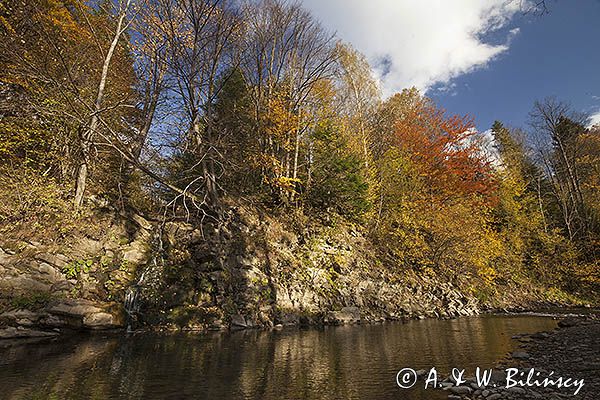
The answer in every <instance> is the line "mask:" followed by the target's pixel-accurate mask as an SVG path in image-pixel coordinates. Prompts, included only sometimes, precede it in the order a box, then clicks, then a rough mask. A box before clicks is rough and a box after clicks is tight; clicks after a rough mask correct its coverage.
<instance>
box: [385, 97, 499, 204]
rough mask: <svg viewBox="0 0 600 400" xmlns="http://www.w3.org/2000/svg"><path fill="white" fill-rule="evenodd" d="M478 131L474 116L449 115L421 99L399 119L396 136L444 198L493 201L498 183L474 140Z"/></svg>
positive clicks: (430, 183)
mask: <svg viewBox="0 0 600 400" xmlns="http://www.w3.org/2000/svg"><path fill="white" fill-rule="evenodd" d="M476 133H477V132H476V130H475V125H474V123H473V119H472V118H471V117H469V116H459V115H451V116H447V115H446V113H445V111H444V110H442V109H440V108H438V107H436V106H435V104H433V103H432V102H431V101H429V100H428V99H421V100H420V101H419V102H418V104H416V106H415V107H411V109H409V110H408V111H407V112H406V113H405V114H404V115H403V116H402V118H401V119H399V120H398V121H397V122H396V131H395V135H394V140H395V141H397V143H396V145H397V146H399V147H400V148H401V149H403V150H405V151H406V152H407V153H408V155H409V157H411V159H412V161H413V162H415V163H416V164H417V165H418V166H419V170H420V172H421V174H422V176H423V178H424V179H425V180H426V181H427V182H428V184H429V185H430V188H431V190H432V191H433V192H434V193H435V194H437V195H438V196H440V198H441V200H442V201H443V200H446V199H448V198H450V197H453V196H455V195H456V194H459V195H462V196H465V197H473V196H476V197H478V198H480V199H482V200H483V201H485V202H487V203H491V202H493V201H494V192H495V190H496V183H495V181H494V179H493V176H492V174H491V172H492V171H491V168H490V165H489V163H488V162H487V161H486V160H485V159H484V157H483V156H482V154H481V152H480V149H479V147H478V145H477V142H476V141H475V140H474V139H475V138H474V135H475V134H476Z"/></svg>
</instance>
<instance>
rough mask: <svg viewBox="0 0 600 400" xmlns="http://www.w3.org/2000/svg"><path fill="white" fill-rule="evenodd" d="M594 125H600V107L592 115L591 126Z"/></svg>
mask: <svg viewBox="0 0 600 400" xmlns="http://www.w3.org/2000/svg"><path fill="white" fill-rule="evenodd" d="M594 125H598V126H600V109H598V110H597V111H596V113H594V114H592V115H590V127H592V126H594Z"/></svg>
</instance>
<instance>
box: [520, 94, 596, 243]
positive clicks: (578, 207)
mask: <svg viewBox="0 0 600 400" xmlns="http://www.w3.org/2000/svg"><path fill="white" fill-rule="evenodd" d="M587 119H588V118H587V117H586V116H585V115H583V114H578V113H575V112H573V111H572V110H571V108H570V106H569V105H568V104H566V103H563V102H560V101H558V100H556V99H555V98H547V99H545V100H543V101H536V102H535V104H534V108H533V110H532V112H531V113H530V125H531V127H532V128H533V129H534V131H535V133H536V137H535V138H536V143H535V145H536V148H537V152H538V156H539V159H540V161H541V163H542V165H543V166H544V169H545V173H546V176H547V178H548V180H549V181H550V182H551V188H552V192H553V193H552V194H553V196H554V197H555V199H556V201H557V204H558V205H559V208H560V211H561V215H562V221H563V224H564V227H565V229H566V231H567V233H568V235H569V238H570V239H575V238H581V237H583V236H585V235H587V233H588V226H587V224H588V219H589V216H588V215H587V207H586V204H585V201H584V197H583V194H582V190H581V180H580V176H579V175H580V174H579V171H578V165H577V159H578V156H579V143H578V137H579V136H580V135H582V134H583V133H585V131H586V129H585V125H586V122H587Z"/></svg>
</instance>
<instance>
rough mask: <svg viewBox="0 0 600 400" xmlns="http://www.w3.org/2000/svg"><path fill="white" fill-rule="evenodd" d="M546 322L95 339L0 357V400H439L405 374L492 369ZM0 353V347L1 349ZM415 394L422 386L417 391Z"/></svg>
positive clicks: (475, 320)
mask: <svg viewBox="0 0 600 400" xmlns="http://www.w3.org/2000/svg"><path fill="white" fill-rule="evenodd" d="M555 326H556V321H555V320H553V319H552V318H549V317H541V316H535V315H528V316H494V315H487V316H481V317H470V318H460V319H455V320H445V321H442V320H423V321H411V322H408V323H404V324H403V323H387V324H383V325H363V326H342V327H325V328H322V329H307V330H301V329H295V328H294V329H293V328H290V329H284V330H280V331H240V332H231V333H211V334H201V335H192V334H169V335H161V334H150V333H141V334H130V335H125V334H100V335H98V334H96V335H83V336H77V337H71V338H66V339H65V338H62V339H59V340H56V341H53V342H49V343H38V344H26V345H25V344H24V345H18V346H11V347H5V348H0V399H7V400H17V399H18V400H21V399H31V400H33V399H36V400H37V399H57V400H58V399H60V400H62V399H98V400H112V399H173V400H175V399H218V400H220V399H224V400H225V399H257V400H258V399H261V400H285V399H310V400H312V399H314V400H317V399H319V400H321V399H323V400H330V399H409V400H416V399H419V400H425V399H445V398H446V394H445V393H441V392H438V391H433V390H431V389H429V390H427V391H424V390H423V389H422V388H417V387H416V388H413V389H410V390H408V389H406V390H403V389H400V388H399V387H398V386H397V384H396V373H397V372H398V371H399V370H400V369H402V368H404V367H411V368H413V369H421V368H425V369H429V368H431V367H432V366H435V367H436V368H437V369H438V370H440V371H441V372H446V373H447V372H449V371H450V370H451V369H452V368H454V367H460V368H466V369H467V372H469V371H474V368H475V367H476V366H481V367H482V368H492V367H493V366H494V365H495V364H496V362H497V360H499V359H501V358H503V357H504V356H505V355H506V354H507V353H508V352H510V351H512V350H513V349H514V348H515V346H516V345H517V343H516V341H515V340H512V339H511V336H513V335H515V334H519V333H532V332H537V331H541V330H551V329H553V328H554V327H555ZM0 345H1V343H0ZM419 386H421V385H420V384H419Z"/></svg>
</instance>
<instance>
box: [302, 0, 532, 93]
mask: <svg viewBox="0 0 600 400" xmlns="http://www.w3.org/2000/svg"><path fill="white" fill-rule="evenodd" d="M303 2H304V5H305V6H306V7H307V8H308V9H309V10H311V11H313V13H314V15H315V16H316V17H317V18H318V19H320V20H321V22H322V24H323V25H324V26H325V27H326V28H329V29H332V30H334V31H337V33H338V36H339V37H340V38H341V39H343V40H345V41H348V42H350V43H352V44H353V45H354V47H356V48H357V49H358V50H360V51H361V52H363V53H364V54H365V55H366V56H367V57H368V58H369V60H370V62H371V64H372V65H373V66H374V67H375V69H376V70H377V73H378V75H379V78H380V80H381V83H382V89H383V91H384V93H385V94H388V95H389V94H391V93H393V92H396V91H398V90H401V89H402V88H405V87H409V86H416V87H418V88H420V89H421V90H427V89H430V88H431V87H432V86H433V85H436V84H438V85H439V84H441V85H445V84H447V83H449V82H450V80H451V79H452V78H455V77H457V76H459V75H461V74H464V73H467V72H470V71H473V70H474V69H477V68H481V67H484V66H486V65H487V64H488V62H489V61H490V60H493V59H494V58H495V57H497V56H498V55H499V54H501V53H503V52H505V51H507V50H508V48H509V45H510V42H511V40H512V38H513V37H514V36H515V35H517V34H518V33H519V30H518V29H517V28H515V29H512V30H510V31H509V32H507V33H505V35H504V38H503V39H502V40H501V43H499V44H498V43H486V42H484V41H483V40H482V36H483V35H485V34H487V33H490V32H494V31H497V30H499V29H501V28H503V27H506V26H507V24H508V23H509V21H510V20H511V18H512V17H513V16H514V15H515V14H516V13H518V12H519V11H520V4H521V1H516V0H515V1H507V0H486V1H481V0H453V1H448V0H421V1H416V0H369V1H364V0H303Z"/></svg>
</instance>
